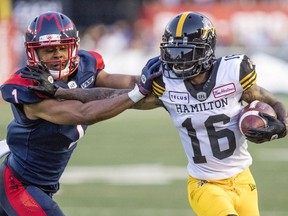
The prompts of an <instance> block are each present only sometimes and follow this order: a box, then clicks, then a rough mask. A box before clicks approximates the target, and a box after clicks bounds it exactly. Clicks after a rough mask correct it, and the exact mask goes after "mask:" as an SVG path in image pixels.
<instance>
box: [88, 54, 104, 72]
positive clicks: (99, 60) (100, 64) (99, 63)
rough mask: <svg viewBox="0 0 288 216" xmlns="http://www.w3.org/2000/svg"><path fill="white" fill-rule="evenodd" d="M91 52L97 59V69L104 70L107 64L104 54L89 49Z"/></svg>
mask: <svg viewBox="0 0 288 216" xmlns="http://www.w3.org/2000/svg"><path fill="white" fill-rule="evenodd" d="M89 53H90V54H91V55H92V56H93V57H94V58H95V59H96V70H97V71H100V70H103V69H104V68H105V64H104V60H103V58H102V56H101V55H100V54H99V53H97V52H94V51H89Z"/></svg>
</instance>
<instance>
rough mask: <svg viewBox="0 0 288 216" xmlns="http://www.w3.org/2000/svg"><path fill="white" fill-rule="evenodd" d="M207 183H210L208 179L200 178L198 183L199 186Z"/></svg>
mask: <svg viewBox="0 0 288 216" xmlns="http://www.w3.org/2000/svg"><path fill="white" fill-rule="evenodd" d="M207 183H208V181H206V180H200V181H198V183H197V188H200V187H202V186H203V185H205V184H207Z"/></svg>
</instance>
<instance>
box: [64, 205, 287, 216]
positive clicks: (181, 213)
mask: <svg viewBox="0 0 288 216" xmlns="http://www.w3.org/2000/svg"><path fill="white" fill-rule="evenodd" d="M63 210H64V211H65V212H66V213H67V214H68V215H70V216H74V215H75V216H76V215H79V214H81V215H85V216H90V215H91V216H94V215H95V212H97V215H102V216H104V215H105V216H115V215H119V213H120V215H123V214H128V215H132V213H133V215H137V216H151V215H157V216H175V215H177V216H195V214H194V213H193V211H192V210H191V209H190V208H189V206H187V209H186V208H185V209H179V208H177V209H176V208H175V209H172V208H165V209H164V208H157V209H153V208H132V209H124V208H115V207H112V206H111V207H109V208H104V207H84V206H77V207H75V206H73V207H72V206H71V207H67V206H66V207H63ZM284 215H288V212H287V211H286V212H284V211H261V216H284Z"/></svg>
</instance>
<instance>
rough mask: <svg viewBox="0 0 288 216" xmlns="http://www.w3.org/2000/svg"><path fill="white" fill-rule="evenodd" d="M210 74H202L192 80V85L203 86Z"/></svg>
mask: <svg viewBox="0 0 288 216" xmlns="http://www.w3.org/2000/svg"><path fill="white" fill-rule="evenodd" d="M209 74H210V73H209V72H204V73H200V74H199V75H197V76H196V77H193V78H191V79H190V82H191V83H192V85H201V84H203V83H205V82H206V81H207V79H208V78H209Z"/></svg>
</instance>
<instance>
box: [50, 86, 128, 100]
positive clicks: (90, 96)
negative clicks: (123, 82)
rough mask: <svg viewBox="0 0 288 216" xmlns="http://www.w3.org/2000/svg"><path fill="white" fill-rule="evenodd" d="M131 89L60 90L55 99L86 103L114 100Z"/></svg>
mask: <svg viewBox="0 0 288 216" xmlns="http://www.w3.org/2000/svg"><path fill="white" fill-rule="evenodd" d="M129 91H130V90H129V89H110V88H91V89H81V88H75V89H63V88H59V89H58V90H57V91H56V93H55V98H58V99H65V100H78V101H81V102H82V103H86V102H89V101H94V100H101V99H106V98H113V97H116V96H119V95H122V94H124V93H127V92H129Z"/></svg>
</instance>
